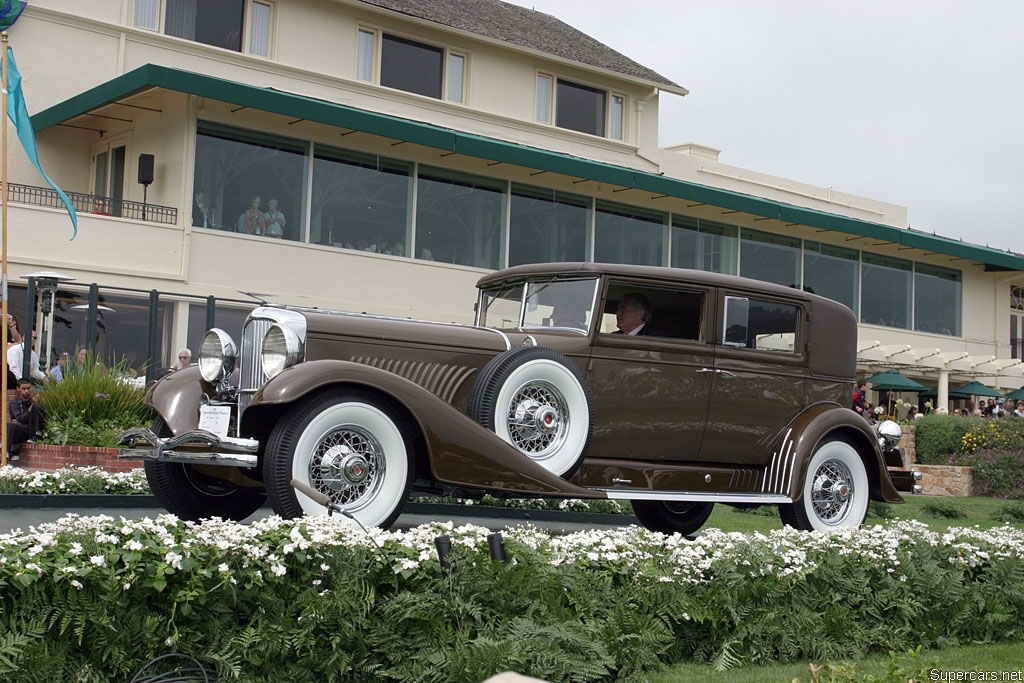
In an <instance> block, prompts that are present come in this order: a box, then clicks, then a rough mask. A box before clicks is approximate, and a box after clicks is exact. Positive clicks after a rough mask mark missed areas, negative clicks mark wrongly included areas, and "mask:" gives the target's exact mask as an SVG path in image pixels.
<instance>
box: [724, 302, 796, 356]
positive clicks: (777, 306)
mask: <svg viewBox="0 0 1024 683" xmlns="http://www.w3.org/2000/svg"><path fill="white" fill-rule="evenodd" d="M799 324H800V307H799V306H796V305H794V304H786V303H782V302H779V301H769V300H764V299H754V298H749V297H741V296H727V297H725V322H724V325H723V329H722V341H723V343H724V344H726V345H727V346H736V347H741V348H748V349H759V350H762V351H781V352H783V353H796V352H797V348H796V342H797V339H798V333H799Z"/></svg>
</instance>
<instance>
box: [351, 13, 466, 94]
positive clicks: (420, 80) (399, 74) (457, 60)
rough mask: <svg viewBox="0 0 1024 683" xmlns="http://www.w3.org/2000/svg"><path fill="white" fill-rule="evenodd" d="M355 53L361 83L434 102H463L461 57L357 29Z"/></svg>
mask: <svg viewBox="0 0 1024 683" xmlns="http://www.w3.org/2000/svg"><path fill="white" fill-rule="evenodd" d="M378 46H379V47H378ZM356 53H357V54H356V78H358V79H359V80H361V81H370V82H378V83H380V85H383V86H385V87H387V88H394V89H395V90H402V91H404V92H411V93H415V94H417V95H423V96H425V97H433V98H434V99H437V100H448V101H449V102H464V101H465V79H466V55H464V54H461V53H459V52H455V51H453V50H449V49H447V48H444V47H440V46H437V45H430V44H427V43H421V42H419V41H417V40H412V39H410V38H404V37H401V36H395V35H391V34H388V33H382V32H379V31H375V30H373V29H367V28H361V29H359V33H358V36H357V38H356Z"/></svg>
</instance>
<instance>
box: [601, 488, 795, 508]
mask: <svg viewBox="0 0 1024 683" xmlns="http://www.w3.org/2000/svg"><path fill="white" fill-rule="evenodd" d="M594 490H595V491H601V492H602V493H604V494H606V495H607V496H608V497H609V498H617V499H620V500H680V501H694V502H706V503H763V504H765V505H778V504H779V503H792V502H793V499H792V498H790V497H789V496H782V495H777V494H764V493H688V492H681V491H630V490H627V489H594Z"/></svg>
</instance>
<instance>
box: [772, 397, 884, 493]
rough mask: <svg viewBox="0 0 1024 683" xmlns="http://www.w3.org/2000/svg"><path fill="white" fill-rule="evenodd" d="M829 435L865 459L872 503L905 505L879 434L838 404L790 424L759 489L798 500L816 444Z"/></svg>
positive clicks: (810, 410)
mask: <svg viewBox="0 0 1024 683" xmlns="http://www.w3.org/2000/svg"><path fill="white" fill-rule="evenodd" d="M830 436H840V437H842V438H843V439H845V440H846V441H848V442H850V444H851V445H852V446H853V447H854V448H855V449H856V450H857V453H858V454H860V456H861V458H862V459H863V460H864V465H865V467H866V469H867V471H868V483H869V486H870V490H871V498H872V500H879V501H885V502H887V503H902V502H904V501H903V498H902V497H901V496H900V494H899V492H898V491H897V490H896V487H895V486H894V485H893V483H892V480H891V479H890V478H889V471H888V469H887V468H886V464H885V456H884V455H883V453H882V450H881V448H879V446H878V435H877V434H876V433H875V431H874V430H873V429H872V428H871V425H869V424H868V423H867V421H866V420H865V419H864V418H862V417H861V416H860V415H858V414H857V413H855V412H854V411H852V410H850V409H849V408H847V407H845V406H841V405H839V404H838V403H817V404H815V405H812V406H810V407H809V408H807V409H806V410H804V411H803V412H801V413H800V414H799V415H798V416H797V417H796V418H795V419H794V420H793V421H792V422H791V423H790V424H789V426H788V427H787V428H786V430H785V431H784V432H783V434H782V436H781V437H780V438H779V440H778V441H777V443H776V446H775V448H774V449H773V451H772V459H771V462H770V463H769V465H768V468H767V469H766V471H765V479H764V484H763V489H762V490H763V491H764V492H765V493H778V494H782V495H786V496H789V497H790V498H792V499H793V500H796V499H797V498H799V497H800V495H801V494H800V492H801V491H802V490H803V483H804V477H805V476H806V469H807V463H808V462H809V461H810V459H811V456H812V455H814V451H815V450H816V449H817V447H818V444H819V443H821V441H822V440H823V439H825V438H828V437H830Z"/></svg>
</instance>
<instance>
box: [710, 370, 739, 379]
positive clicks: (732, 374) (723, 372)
mask: <svg viewBox="0 0 1024 683" xmlns="http://www.w3.org/2000/svg"><path fill="white" fill-rule="evenodd" d="M715 374H716V375H722V376H724V377H735V376H736V373H735V372H729V371H728V370H715Z"/></svg>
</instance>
